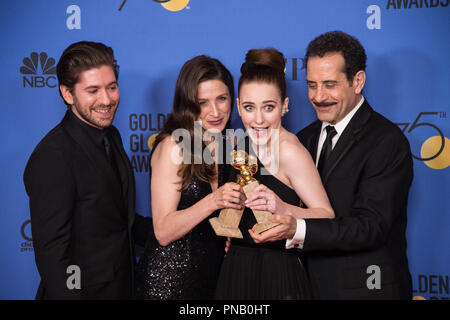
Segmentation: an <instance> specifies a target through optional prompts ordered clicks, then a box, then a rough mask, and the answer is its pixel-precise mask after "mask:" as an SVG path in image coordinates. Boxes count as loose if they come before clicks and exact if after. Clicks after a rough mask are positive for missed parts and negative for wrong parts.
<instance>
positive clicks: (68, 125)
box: [62, 110, 123, 209]
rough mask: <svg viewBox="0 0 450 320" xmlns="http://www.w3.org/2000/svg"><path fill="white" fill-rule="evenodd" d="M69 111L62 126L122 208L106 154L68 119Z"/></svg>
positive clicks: (119, 193)
mask: <svg viewBox="0 0 450 320" xmlns="http://www.w3.org/2000/svg"><path fill="white" fill-rule="evenodd" d="M69 112H71V111H70V110H68V111H67V113H66V115H65V116H64V119H63V120H62V126H63V128H64V129H65V130H66V132H67V133H68V134H69V135H70V136H71V137H72V138H73V139H74V140H75V141H76V142H77V144H78V145H79V146H80V147H81V148H82V149H83V151H84V153H85V155H86V156H87V158H88V159H89V160H90V161H91V163H92V165H93V166H94V168H95V169H96V170H95V171H96V172H97V173H98V174H99V175H100V176H101V178H102V180H103V181H106V183H105V184H106V185H107V188H108V189H109V190H110V191H111V194H112V195H113V199H114V202H115V203H116V204H117V206H118V207H119V208H121V209H123V201H120V199H122V193H121V188H120V182H119V181H118V180H117V179H116V174H115V173H114V171H113V169H112V167H111V165H110V164H109V163H108V160H107V158H106V155H105V154H104V153H102V152H100V150H99V148H98V147H97V146H96V145H95V144H94V142H93V141H92V140H91V138H90V137H89V135H88V134H87V133H86V132H85V131H84V130H83V128H82V127H80V126H79V125H77V124H76V123H74V121H73V120H71V119H70V114H69Z"/></svg>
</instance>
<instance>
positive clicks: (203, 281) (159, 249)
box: [136, 165, 225, 300]
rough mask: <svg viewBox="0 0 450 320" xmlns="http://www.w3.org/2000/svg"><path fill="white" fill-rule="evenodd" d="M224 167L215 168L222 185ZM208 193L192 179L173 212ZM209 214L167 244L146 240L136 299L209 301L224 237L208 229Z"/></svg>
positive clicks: (140, 261) (137, 282) (205, 188)
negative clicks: (184, 233) (186, 232)
mask: <svg viewBox="0 0 450 320" xmlns="http://www.w3.org/2000/svg"><path fill="white" fill-rule="evenodd" d="M223 167H224V166H222V165H219V174H218V182H219V186H221V185H222V184H223V171H224V168H223ZM211 192H212V190H211V185H210V184H209V183H206V182H202V181H199V180H197V179H195V178H194V179H193V180H192V182H191V183H190V184H189V186H188V188H187V189H186V190H183V191H182V192H181V198H180V202H179V204H178V208H177V210H183V209H186V208H189V207H191V206H192V205H194V204H195V203H196V202H197V201H199V200H201V199H203V198H204V197H205V196H207V195H208V194H210V193H211ZM218 215H219V211H216V212H214V213H213V214H211V216H210V217H208V218H207V219H205V220H203V221H202V222H201V223H200V224H198V225H197V226H196V227H195V228H194V229H192V230H191V231H190V232H189V233H188V234H186V235H185V236H184V237H182V238H181V239H178V240H176V241H174V242H172V243H170V244H169V245H167V246H165V247H163V246H161V245H159V243H157V242H156V241H155V239H154V237H149V240H148V242H147V244H146V247H145V250H144V252H143V254H142V256H141V259H140V260H139V263H138V265H137V270H136V298H137V299H149V300H193V299H195V300H198V299H202V300H204V299H213V298H214V291H215V288H216V284H217V278H218V275H219V271H220V266H221V264H222V260H223V256H224V249H225V238H223V237H218V236H217V235H216V234H215V233H214V230H213V229H212V227H211V225H210V223H209V221H208V220H209V218H212V217H216V216H218Z"/></svg>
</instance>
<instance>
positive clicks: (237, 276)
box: [215, 160, 311, 300]
mask: <svg viewBox="0 0 450 320" xmlns="http://www.w3.org/2000/svg"><path fill="white" fill-rule="evenodd" d="M258 168H260V169H259V170H258V172H257V173H256V174H255V176H254V177H255V178H256V179H257V180H258V181H259V183H260V184H264V185H265V186H267V187H268V188H270V189H271V190H272V191H274V192H275V193H276V194H277V195H278V196H279V197H280V198H281V200H283V201H284V202H286V203H289V204H292V205H296V206H298V205H300V198H299V197H298V196H297V193H296V192H295V190H293V189H292V188H290V187H288V186H287V185H285V184H284V183H283V182H281V181H280V180H278V179H277V178H276V177H274V176H273V175H268V174H267V175H262V174H261V170H262V169H263V168H264V166H263V165H262V163H261V162H260V161H259V160H258ZM237 173H238V171H237V170H235V169H232V172H231V176H230V180H233V179H235V178H233V176H235V175H236V174H237ZM256 223H257V222H256V218H255V216H254V215H253V212H252V211H251V210H250V209H249V208H245V211H244V213H243V215H242V219H241V221H240V224H239V229H240V230H241V232H242V234H243V236H244V238H243V239H232V241H231V246H230V249H229V251H228V253H227V255H226V257H225V259H224V261H223V264H222V268H221V272H220V276H219V280H218V283H217V292H216V297H215V298H216V299H219V300H222V299H227V300H245V299H256V300H299V299H311V289H310V283H309V279H308V276H307V274H306V271H305V268H304V266H303V263H302V260H301V258H300V256H299V254H298V251H297V250H296V249H289V250H287V249H286V248H285V245H286V240H282V241H276V242H267V243H262V244H256V243H255V242H254V241H253V239H252V238H251V237H250V234H249V233H248V230H249V229H251V228H252V227H253V226H254V225H255V224H256Z"/></svg>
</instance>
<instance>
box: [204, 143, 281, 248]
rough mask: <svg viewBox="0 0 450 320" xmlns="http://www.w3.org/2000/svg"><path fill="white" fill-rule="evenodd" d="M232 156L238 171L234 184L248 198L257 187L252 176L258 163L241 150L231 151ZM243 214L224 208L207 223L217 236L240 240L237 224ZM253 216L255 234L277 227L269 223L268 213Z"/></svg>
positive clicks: (257, 213)
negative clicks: (238, 185) (255, 223)
mask: <svg viewBox="0 0 450 320" xmlns="http://www.w3.org/2000/svg"><path fill="white" fill-rule="evenodd" d="M232 156H233V162H232V164H233V167H234V168H235V169H237V170H239V171H240V173H239V174H238V175H237V177H236V182H237V183H238V184H240V185H241V187H242V190H243V191H244V193H245V195H246V196H247V198H248V197H249V196H250V194H251V192H252V191H253V190H254V189H255V188H256V187H257V186H259V183H258V181H257V180H256V179H255V178H253V175H254V174H255V173H256V172H257V171H258V161H257V159H256V157H254V156H249V155H248V154H247V152H245V151H242V150H239V151H233V154H232ZM243 212H244V209H241V210H237V209H232V208H225V209H222V210H221V211H220V214H219V216H218V217H215V218H211V219H209V223H211V225H212V227H213V229H214V231H215V232H216V234H217V235H218V236H224V237H231V238H240V239H242V238H243V237H242V233H241V231H240V230H239V222H240V221H241V218H242V213H243ZM253 214H254V215H255V218H256V221H257V222H258V223H257V225H256V227H255V232H256V233H261V232H263V231H266V230H268V229H270V228H273V227H275V226H277V225H279V223H274V222H271V221H269V217H270V216H271V215H272V213H271V212H269V211H261V210H253Z"/></svg>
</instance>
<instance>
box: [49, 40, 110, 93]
mask: <svg viewBox="0 0 450 320" xmlns="http://www.w3.org/2000/svg"><path fill="white" fill-rule="evenodd" d="M103 65H106V66H110V67H111V68H112V69H113V71H114V74H115V76H116V79H118V78H119V65H118V64H117V61H116V60H115V58H114V51H113V49H112V48H111V47H108V46H106V45H104V44H103V43H100V42H91V41H80V42H76V43H72V44H71V45H70V46H68V47H67V48H66V49H65V50H64V52H63V53H62V55H61V57H60V58H59V61H58V64H57V66H56V75H57V77H58V84H59V85H65V86H66V87H68V88H69V89H70V90H72V89H73V88H74V86H75V84H76V83H77V82H78V80H79V76H80V73H81V72H83V71H86V70H89V69H92V68H98V67H100V66H103ZM60 94H61V92H60ZM61 96H62V95H61ZM64 102H65V101H64Z"/></svg>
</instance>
